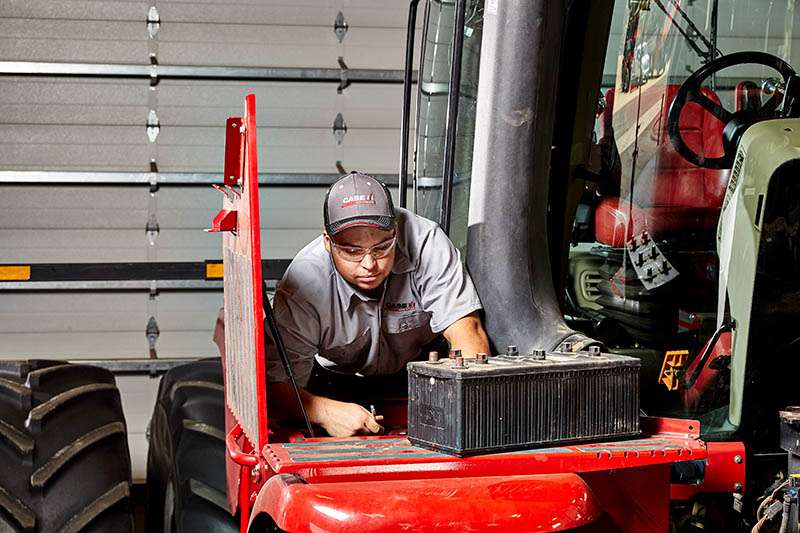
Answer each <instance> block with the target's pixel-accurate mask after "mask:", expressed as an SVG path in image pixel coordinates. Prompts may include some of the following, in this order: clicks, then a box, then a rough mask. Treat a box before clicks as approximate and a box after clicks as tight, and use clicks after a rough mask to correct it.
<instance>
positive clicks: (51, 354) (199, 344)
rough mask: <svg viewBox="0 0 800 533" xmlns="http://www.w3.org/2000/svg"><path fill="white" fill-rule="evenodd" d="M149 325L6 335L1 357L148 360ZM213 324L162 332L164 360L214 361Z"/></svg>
mask: <svg viewBox="0 0 800 533" xmlns="http://www.w3.org/2000/svg"><path fill="white" fill-rule="evenodd" d="M145 325H146V323H144V324H142V329H141V331H136V332H134V331H127V332H126V331H123V332H113V331H111V332H109V331H106V332H95V333H47V332H42V333H8V334H6V333H3V334H0V357H2V358H3V359H34V358H39V359H41V358H47V359H131V358H134V359H146V358H147V357H148V354H149V351H148V345H147V339H146V338H145V336H144V328H145ZM213 328H214V323H213V322H212V323H210V325H208V326H207V327H206V328H205V331H194V330H193V331H164V330H162V331H161V335H160V336H159V337H158V345H157V351H158V353H159V354H161V356H162V357H169V358H172V357H187V358H193V357H215V356H218V355H219V351H218V350H217V346H216V345H215V344H214V343H213V341H212V340H211V336H212V334H213Z"/></svg>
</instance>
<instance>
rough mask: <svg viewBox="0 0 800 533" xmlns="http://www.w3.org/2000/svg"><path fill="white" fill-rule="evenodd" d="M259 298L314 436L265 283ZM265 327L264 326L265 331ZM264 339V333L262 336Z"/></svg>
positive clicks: (306, 421) (299, 403)
mask: <svg viewBox="0 0 800 533" xmlns="http://www.w3.org/2000/svg"><path fill="white" fill-rule="evenodd" d="M261 298H262V300H263V301H264V302H263V303H264V322H265V323H266V325H267V327H269V331H270V333H272V338H273V340H274V341H275V347H276V348H277V349H278V357H280V358H281V364H283V369H284V371H285V372H286V377H288V378H289V383H291V384H292V389H293V390H294V395H295V398H297V405H298V406H299V407H300V412H301V413H302V414H303V420H304V421H305V423H306V429H307V430H308V434H309V436H311V437H313V436H314V429H313V428H312V427H311V421H310V420H309V419H308V413H306V406H305V405H303V398H302V397H301V396H300V387H298V386H297V380H296V379H295V377H294V370H292V363H291V362H290V361H289V356H288V355H287V354H286V345H284V344H283V337H281V332H280V331H278V324H277V322H275V315H274V314H273V312H272V306H271V305H270V303H269V299H268V298H267V284H266V283H262V284H261ZM266 329H267V328H264V330H265V331H266ZM264 339H265V340H266V335H265V336H264Z"/></svg>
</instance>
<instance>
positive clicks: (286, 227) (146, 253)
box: [0, 0, 418, 478]
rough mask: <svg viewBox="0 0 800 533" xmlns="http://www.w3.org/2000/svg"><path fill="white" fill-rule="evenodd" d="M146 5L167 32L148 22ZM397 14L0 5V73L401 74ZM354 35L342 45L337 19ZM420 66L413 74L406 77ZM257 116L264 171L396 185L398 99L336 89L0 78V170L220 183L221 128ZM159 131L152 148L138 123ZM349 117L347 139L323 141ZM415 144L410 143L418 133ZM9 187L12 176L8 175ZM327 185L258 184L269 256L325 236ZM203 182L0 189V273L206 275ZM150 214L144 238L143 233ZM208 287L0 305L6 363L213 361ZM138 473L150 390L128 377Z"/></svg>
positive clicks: (8, 0) (212, 300)
mask: <svg viewBox="0 0 800 533" xmlns="http://www.w3.org/2000/svg"><path fill="white" fill-rule="evenodd" d="M153 6H155V7H156V9H157V11H158V13H159V16H160V25H159V27H158V31H157V33H156V35H155V37H154V38H151V36H150V34H149V32H148V26H147V23H146V20H147V17H148V12H149V10H150V9H151V7H153ZM406 10H407V3H406V2H397V1H395V0H302V1H292V2H286V1H281V0H261V1H253V2H248V3H242V2H237V1H235V0H224V1H223V0H214V1H213V2H212V1H204V0H183V1H182V0H152V1H112V0H108V1H97V0H0V61H24V62H29V61H32V62H60V63H98V64H106V63H108V64H135V65H148V64H150V62H151V59H150V56H151V54H154V55H155V58H156V59H157V62H158V64H159V65H193V66H251V67H310V68H327V69H338V68H339V64H338V61H337V58H338V57H342V58H343V59H344V61H345V62H346V64H347V66H348V67H349V68H350V69H381V70H385V69H393V70H394V69H402V68H403V58H404V48H405V25H406V17H407V11H406ZM339 12H342V14H343V15H344V18H345V20H346V22H347V24H348V30H347V33H346V35H345V36H344V39H343V40H342V42H341V43H340V42H339V40H338V39H337V36H336V34H335V32H334V19H335V17H336V15H337V13H339ZM417 63H418V61H415V65H416V64H417ZM250 92H254V93H255V94H256V95H257V102H258V123H259V132H258V134H259V143H260V145H259V163H260V171H261V172H262V173H272V174H311V175H323V174H334V173H336V172H337V169H336V164H337V161H340V162H341V165H342V166H343V167H344V168H345V169H348V170H349V169H359V170H363V171H366V172H370V173H377V174H392V173H394V174H396V172H397V165H398V156H399V142H400V138H399V124H400V110H401V104H402V86H401V85H398V84H394V85H386V84H369V83H353V84H352V85H350V86H349V87H348V88H346V89H344V90H343V91H342V92H341V93H339V92H337V83H330V82H327V83H314V82H311V81H292V82H238V81H223V80H205V81H197V80H160V81H159V82H158V84H157V85H155V86H154V87H151V86H150V84H149V83H148V80H141V79H121V78H116V79H108V78H94V77H92V78H89V77H70V78H65V77H55V76H52V77H46V76H42V77H27V76H9V75H6V76H0V171H77V172H85V171H112V172H148V171H149V170H151V160H153V161H154V162H155V165H156V167H157V170H158V171H159V172H203V173H217V172H221V169H222V156H223V141H224V130H223V128H224V121H225V118H226V117H227V116H229V115H236V114H241V113H242V112H243V98H244V95H245V94H247V93H250ZM151 110H154V111H155V113H156V115H157V117H158V122H159V131H158V136H157V137H156V138H155V139H154V141H153V142H151V140H150V139H149V138H148V135H147V121H148V116H149V115H150V111H151ZM338 113H341V114H342V116H343V117H344V119H345V121H346V123H347V133H346V134H345V135H344V138H343V140H342V142H341V144H339V143H337V140H336V138H335V136H334V134H333V130H332V127H333V123H334V119H335V117H336V115H337V114H338ZM412 135H413V133H412ZM6 175H7V176H8V173H6ZM323 196H324V188H321V187H314V186H309V187H277V186H275V187H262V190H261V200H262V206H263V207H262V209H263V213H264V216H263V217H262V231H263V232H262V242H263V243H264V244H263V247H264V249H263V254H264V256H265V257H266V258H291V257H292V256H293V255H294V254H295V253H296V252H297V251H298V250H299V249H300V248H301V247H302V246H303V245H304V244H305V243H306V242H308V241H309V240H311V239H312V238H314V237H315V236H316V235H318V234H319V231H320V228H321V225H322V220H321V211H320V206H321V202H322V198H323ZM220 204H221V198H220V195H219V193H217V192H216V191H214V190H212V189H211V188H210V187H208V186H162V187H160V188H159V189H158V190H157V191H155V192H154V193H152V194H151V192H150V191H149V188H148V187H147V186H146V185H145V186H142V185H125V186H107V185H106V186H97V185H59V184H51V185H21V184H13V185H9V184H7V183H6V184H3V183H0V263H29V262H33V263H37V262H52V263H69V262H121V261H203V260H206V259H215V258H219V257H220V256H221V242H220V237H219V236H218V235H215V234H209V233H205V232H203V231H202V229H203V228H205V227H208V225H209V224H210V221H211V218H212V217H213V215H214V214H215V213H216V211H217V210H218V209H219V207H220ZM153 217H154V218H155V220H156V221H157V222H158V226H159V232H158V234H157V235H156V237H155V239H154V242H152V243H151V239H149V238H148V235H147V233H146V231H145V227H146V224H147V222H148V220H149V219H151V218H153ZM221 303H222V294H221V292H216V291H162V292H159V293H158V294H157V296H156V297H155V298H151V297H150V296H149V295H148V293H147V292H141V291H140V292H136V291H127V292H119V291H114V292H112V291H106V292H87V291H81V292H2V293H0V357H1V358H5V359H8V358H28V357H47V358H57V359H114V358H144V357H147V356H148V344H147V341H146V338H145V326H146V324H147V321H148V318H149V317H150V316H154V317H155V318H156V320H157V322H158V326H159V328H160V332H161V333H160V336H159V338H158V342H157V351H158V354H159V356H160V357H186V358H194V357H206V356H212V355H216V347H215V346H214V345H213V344H212V343H211V332H212V327H213V324H214V319H215V316H216V313H217V310H218V309H219V307H220V306H221ZM119 382H120V386H121V388H122V390H123V392H124V399H123V401H124V403H125V406H126V410H127V416H128V424H129V426H130V427H129V429H130V434H131V437H130V438H131V447H132V451H133V453H134V470H135V475H136V477H139V478H141V477H142V476H143V473H144V470H143V469H144V462H143V460H144V459H143V458H144V456H145V455H144V454H145V453H146V447H145V444H146V443H145V441H144V431H145V426H146V422H147V420H148V419H149V416H150V412H151V409H152V401H153V397H154V390H155V386H156V384H157V382H156V380H154V379H150V378H147V377H121V378H120V379H119Z"/></svg>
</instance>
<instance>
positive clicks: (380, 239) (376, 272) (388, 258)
mask: <svg viewBox="0 0 800 533" xmlns="http://www.w3.org/2000/svg"><path fill="white" fill-rule="evenodd" d="M394 237H395V230H389V231H387V230H382V229H377V228H370V227H355V228H349V229H346V230H344V231H343V232H341V233H338V234H337V235H336V236H335V237H329V236H328V235H327V234H326V235H325V238H324V241H325V249H326V250H328V252H330V254H331V256H332V257H333V264H334V265H335V266H336V270H338V271H339V274H341V275H342V277H343V278H344V279H345V281H347V282H348V283H350V284H351V285H353V286H354V287H356V288H358V289H360V290H362V291H370V290H373V289H376V288H378V287H379V286H380V285H381V283H383V281H384V280H385V279H386V278H387V277H388V276H389V274H390V273H391V272H392V267H393V266H394V258H395V247H394V246H393V239H394ZM390 245H391V247H390V248H389V249H388V250H387V246H390ZM369 248H373V249H374V250H373V252H372V253H367V254H363V252H364V251H366V250H367V249H369ZM362 254H363V255H364V257H363V258H361V260H360V261H358V260H354V258H357V256H359V255H362ZM383 254H386V255H385V256H384V257H380V256H381V255H383Z"/></svg>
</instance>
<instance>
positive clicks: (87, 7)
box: [0, 0, 152, 20]
mask: <svg viewBox="0 0 800 533" xmlns="http://www.w3.org/2000/svg"><path fill="white" fill-rule="evenodd" d="M150 5H152V2H148V1H124V0H122V1H119V0H116V1H115V0H102V1H97V0H2V2H0V6H2V8H3V15H4V16H6V17H19V18H43V19H47V18H74V19H76V20H144V19H146V18H147V10H148V9H149V8H150Z"/></svg>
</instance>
